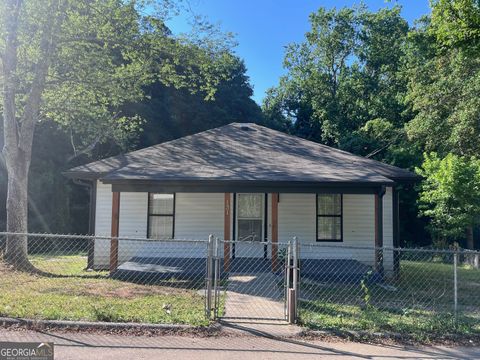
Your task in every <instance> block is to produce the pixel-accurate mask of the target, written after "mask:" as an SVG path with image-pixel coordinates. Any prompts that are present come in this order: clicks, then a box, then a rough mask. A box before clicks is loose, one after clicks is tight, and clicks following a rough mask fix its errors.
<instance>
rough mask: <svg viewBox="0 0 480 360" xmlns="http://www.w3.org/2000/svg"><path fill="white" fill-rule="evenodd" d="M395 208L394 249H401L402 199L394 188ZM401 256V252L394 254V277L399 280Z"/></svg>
mask: <svg viewBox="0 0 480 360" xmlns="http://www.w3.org/2000/svg"><path fill="white" fill-rule="evenodd" d="M392 197H393V198H392V206H393V247H394V248H399V247H400V199H399V192H398V189H397V188H396V187H395V186H394V187H393V188H392ZM400 255H401V253H400V252H399V251H394V252H393V275H394V277H395V278H397V279H398V277H399V276H400Z"/></svg>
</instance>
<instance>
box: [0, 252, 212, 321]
mask: <svg viewBox="0 0 480 360" xmlns="http://www.w3.org/2000/svg"><path fill="white" fill-rule="evenodd" d="M31 261H32V263H33V264H34V265H35V266H36V267H37V268H38V269H40V270H43V271H45V272H48V273H50V274H53V275H55V274H56V275H61V276H42V275H32V274H28V273H23V272H16V271H12V270H11V269H9V268H8V267H6V266H5V265H3V264H1V263H0V289H2V291H1V292H0V316H9V317H21V318H30V319H55V320H88V321H111V322H130V321H133V322H146V323H164V324H191V325H207V324H208V321H207V320H206V319H205V315H204V297H203V296H202V295H200V294H199V292H198V288H196V289H192V288H190V289H186V288H182V286H183V287H187V286H186V285H189V284H184V283H181V282H170V283H168V282H167V283H166V284H163V285H162V286H159V285H139V284H132V283H129V282H125V281H120V280H113V279H109V278H108V277H107V275H108V274H107V272H86V271H84V268H85V265H86V256H83V255H69V256H32V257H31Z"/></svg>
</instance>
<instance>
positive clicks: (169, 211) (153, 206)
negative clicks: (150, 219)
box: [148, 193, 173, 215]
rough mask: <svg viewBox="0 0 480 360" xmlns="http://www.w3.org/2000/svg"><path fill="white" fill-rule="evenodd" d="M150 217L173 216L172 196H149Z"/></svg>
mask: <svg viewBox="0 0 480 360" xmlns="http://www.w3.org/2000/svg"><path fill="white" fill-rule="evenodd" d="M149 196H150V206H149V208H148V213H149V214H151V215H173V194H152V193H150V194H149Z"/></svg>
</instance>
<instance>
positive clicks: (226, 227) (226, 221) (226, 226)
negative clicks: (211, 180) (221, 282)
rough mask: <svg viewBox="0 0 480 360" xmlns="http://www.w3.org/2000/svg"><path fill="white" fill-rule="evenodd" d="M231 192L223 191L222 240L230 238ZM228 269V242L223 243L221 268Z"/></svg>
mask: <svg viewBox="0 0 480 360" xmlns="http://www.w3.org/2000/svg"><path fill="white" fill-rule="evenodd" d="M230 200H231V194H230V193H225V199H224V203H225V206H224V216H223V240H231V216H230V214H231V204H230ZM229 269H230V243H228V242H224V243H223V270H224V271H226V272H228V270H229Z"/></svg>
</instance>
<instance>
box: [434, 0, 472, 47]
mask: <svg viewBox="0 0 480 360" xmlns="http://www.w3.org/2000/svg"><path fill="white" fill-rule="evenodd" d="M431 3H432V27H431V29H430V31H431V33H432V34H433V35H434V36H435V37H436V39H437V41H438V43H439V44H440V45H441V46H443V47H446V48H463V49H464V50H471V51H472V52H473V53H475V52H476V53H477V54H478V53H479V46H480V2H479V1H478V0H432V1H431Z"/></svg>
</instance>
